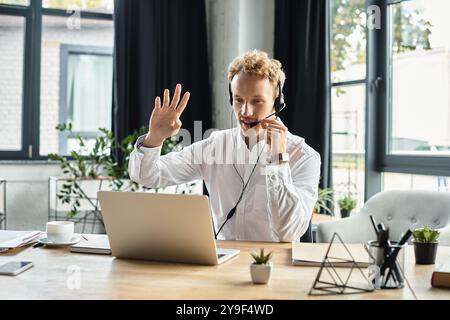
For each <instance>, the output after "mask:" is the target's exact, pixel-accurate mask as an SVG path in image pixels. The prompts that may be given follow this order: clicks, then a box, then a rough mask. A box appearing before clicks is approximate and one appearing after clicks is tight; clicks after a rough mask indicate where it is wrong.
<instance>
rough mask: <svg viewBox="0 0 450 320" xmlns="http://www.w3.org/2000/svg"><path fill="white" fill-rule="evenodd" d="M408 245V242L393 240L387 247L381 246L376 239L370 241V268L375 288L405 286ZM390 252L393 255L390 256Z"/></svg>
mask: <svg viewBox="0 0 450 320" xmlns="http://www.w3.org/2000/svg"><path fill="white" fill-rule="evenodd" d="M406 247H407V243H405V244H404V245H399V244H398V242H397V241H391V242H390V245H388V246H386V247H384V246H381V245H380V244H379V243H378V241H376V240H372V241H369V242H368V249H369V252H370V259H369V260H370V267H369V268H370V269H369V270H370V272H371V273H372V274H371V275H370V277H369V278H370V279H371V281H372V285H373V286H374V287H375V288H377V289H378V288H381V289H399V288H403V287H404V286H405V280H404V279H405V274H404V270H405V248H406ZM386 250H387V251H388V252H386ZM390 254H392V255H391V256H390V258H389V255H390ZM394 255H395V256H394Z"/></svg>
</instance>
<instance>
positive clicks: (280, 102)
mask: <svg viewBox="0 0 450 320" xmlns="http://www.w3.org/2000/svg"><path fill="white" fill-rule="evenodd" d="M274 105H275V112H276V113H277V114H278V113H279V112H281V110H283V109H284V108H285V107H286V104H285V103H284V97H283V90H282V89H281V83H280V82H278V97H277V98H276V99H275V103H274Z"/></svg>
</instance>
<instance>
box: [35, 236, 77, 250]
mask: <svg viewBox="0 0 450 320" xmlns="http://www.w3.org/2000/svg"><path fill="white" fill-rule="evenodd" d="M80 240H81V236H80V235H76V236H73V237H72V239H70V241H67V242H53V241H51V240H50V239H48V238H42V239H39V243H42V244H45V245H46V246H49V247H64V246H72V245H74V244H77V243H78V242H80Z"/></svg>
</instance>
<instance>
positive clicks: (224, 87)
mask: <svg viewBox="0 0 450 320" xmlns="http://www.w3.org/2000/svg"><path fill="white" fill-rule="evenodd" d="M274 7H275V2H274V0H227V1H223V0H206V10H207V22H208V41H209V43H208V44H209V57H210V75H211V82H212V96H213V100H212V102H213V109H214V111H213V125H214V126H215V127H216V128H219V129H225V128H229V127H230V125H231V121H230V119H231V108H230V105H229V102H228V101H229V99H228V80H227V69H228V65H229V64H230V62H231V61H232V60H233V59H234V58H235V57H236V56H238V55H239V54H241V53H243V52H245V51H248V50H252V49H260V50H263V51H266V52H268V53H269V55H271V56H272V55H273V44H274V20H275V17H274V15H275V11H274Z"/></svg>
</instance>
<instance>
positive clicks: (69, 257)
mask: <svg viewBox="0 0 450 320" xmlns="http://www.w3.org/2000/svg"><path fill="white" fill-rule="evenodd" d="M302 245H305V247H306V248H305V250H313V248H314V246H320V245H325V246H326V245H327V244H302ZM218 246H219V247H223V248H239V249H240V250H241V253H240V255H239V256H237V257H235V258H233V259H232V260H230V261H228V262H226V263H224V264H222V265H219V266H196V265H183V264H172V263H161V262H150V261H137V260H122V259H116V258H114V257H112V256H103V255H95V254H82V253H70V252H69V249H68V248H57V249H55V248H52V249H50V248H36V249H33V248H26V249H20V250H15V251H10V252H8V253H4V254H0V264H3V263H5V262H8V261H17V260H30V261H33V263H34V265H35V267H34V268H32V269H30V270H28V271H25V272H24V273H22V274H20V275H18V276H16V277H8V276H0V287H1V288H2V290H0V299H205V300H206V299H327V298H328V299H413V295H412V293H411V292H410V290H409V289H408V287H407V286H405V288H404V289H395V290H392V289H391V290H376V291H375V292H372V293H362V294H350V295H332V296H322V297H317V296H314V297H311V296H308V292H309V290H310V288H311V286H312V283H313V281H314V279H315V277H316V275H317V271H318V270H319V268H317V267H300V266H292V265H291V244H290V243H281V244H278V243H262V242H233V241H219V242H218ZM260 247H264V248H266V249H267V250H272V251H274V258H273V260H272V261H273V263H274V270H273V274H272V278H271V280H270V282H269V284H268V285H253V284H252V283H251V281H250V272H249V265H250V263H251V256H250V255H249V253H250V252H252V251H253V250H257V249H259V248H260ZM406 253H407V254H406V268H405V269H406V274H407V277H408V279H409V281H410V282H411V284H412V286H413V288H414V290H415V292H416V294H417V296H418V298H419V299H450V290H445V289H436V288H432V287H431V285H430V279H431V274H432V272H433V270H434V267H435V266H433V265H431V266H418V265H417V266H416V265H415V264H414V252H413V248H412V247H409V248H408V250H407V252H406ZM449 257H450V247H444V246H440V247H439V249H438V258H437V263H438V264H439V263H442V262H443V261H444V260H446V259H449ZM73 270H80V278H79V279H80V287H79V289H76V288H75V289H70V286H68V283H69V284H72V285H75V287H76V284H77V278H76V277H74V276H73V273H72V272H73Z"/></svg>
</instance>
